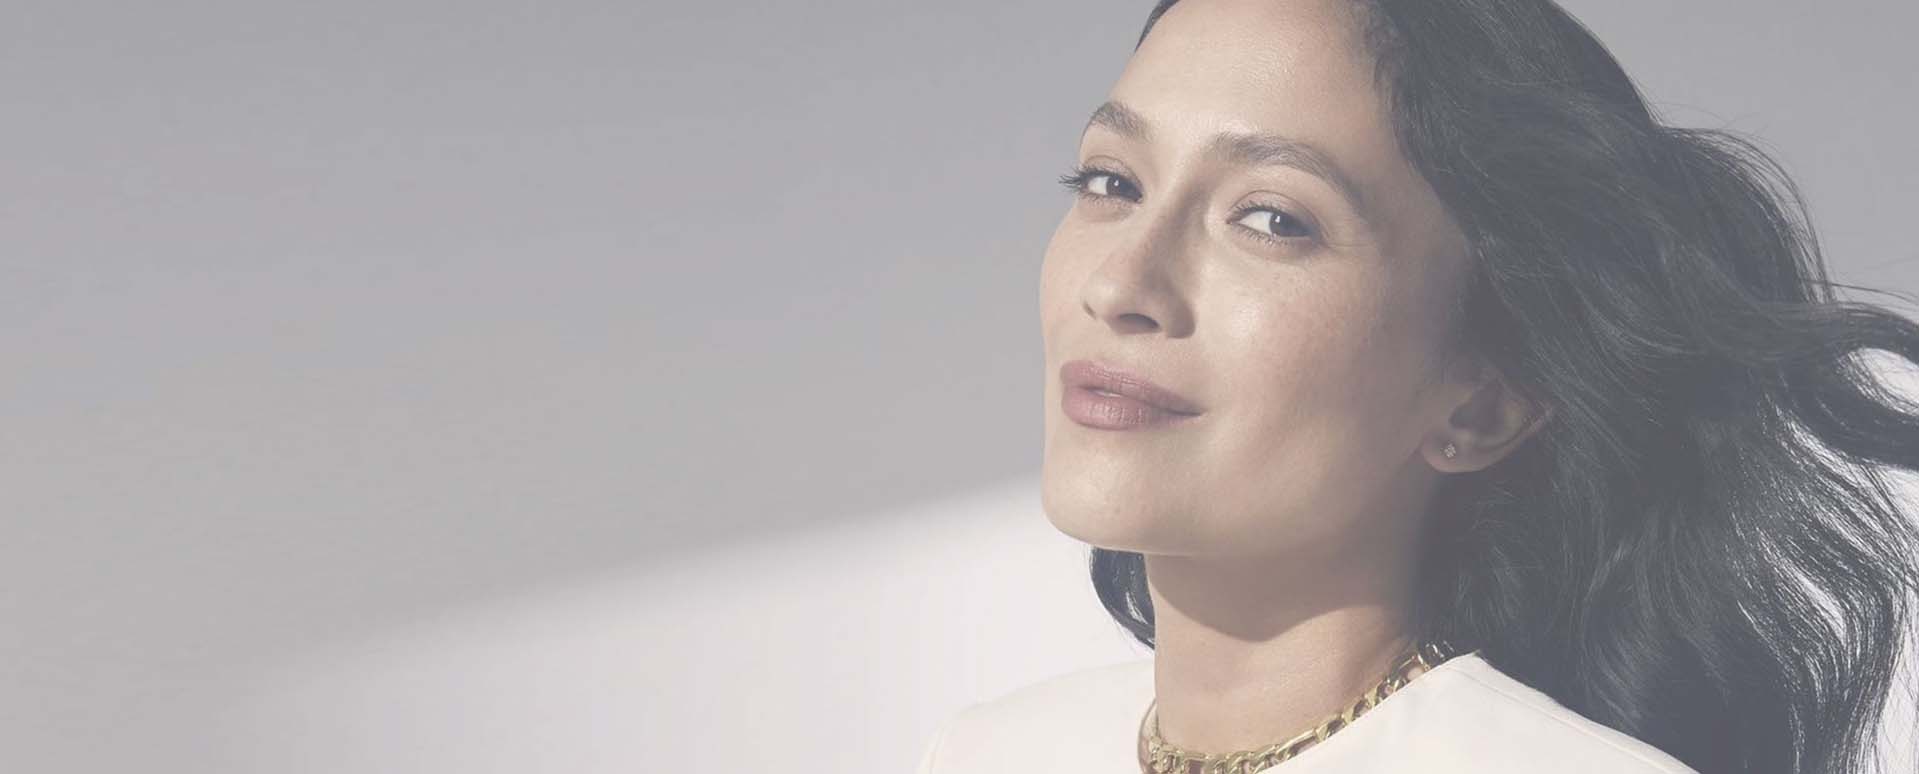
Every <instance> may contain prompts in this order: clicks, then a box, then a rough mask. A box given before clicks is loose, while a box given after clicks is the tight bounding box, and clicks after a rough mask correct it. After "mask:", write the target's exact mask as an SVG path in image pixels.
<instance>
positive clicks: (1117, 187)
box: [1059, 165, 1140, 201]
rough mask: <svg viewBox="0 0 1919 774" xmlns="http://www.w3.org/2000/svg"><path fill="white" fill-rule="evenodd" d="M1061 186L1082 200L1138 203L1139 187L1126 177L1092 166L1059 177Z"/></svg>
mask: <svg viewBox="0 0 1919 774" xmlns="http://www.w3.org/2000/svg"><path fill="white" fill-rule="evenodd" d="M1059 184H1060V185H1063V186H1066V188H1067V190H1069V191H1072V192H1073V194H1074V195H1076V196H1078V197H1079V198H1081V199H1109V198H1115V197H1116V198H1120V199H1125V200H1128V201H1138V200H1139V197H1140V193H1139V186H1136V185H1134V184H1133V181H1131V180H1128V179H1127V178H1126V176H1125V175H1122V174H1120V173H1118V172H1114V171H1112V170H1110V169H1103V168H1100V167H1097V166H1092V165H1079V166H1074V167H1073V168H1072V169H1069V170H1067V171H1066V174H1063V175H1060V176H1059Z"/></svg>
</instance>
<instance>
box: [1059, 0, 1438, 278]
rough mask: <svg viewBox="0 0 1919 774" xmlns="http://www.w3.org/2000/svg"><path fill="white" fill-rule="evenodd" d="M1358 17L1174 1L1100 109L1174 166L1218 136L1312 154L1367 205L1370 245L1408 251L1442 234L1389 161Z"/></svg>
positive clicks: (1311, 6) (1392, 158) (1277, 2)
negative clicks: (1299, 145) (1271, 139)
mask: <svg viewBox="0 0 1919 774" xmlns="http://www.w3.org/2000/svg"><path fill="white" fill-rule="evenodd" d="M1358 14H1359V11H1358V10H1357V9H1356V3H1355V2H1354V0H1181V2H1179V3H1177V4H1175V5H1174V6H1173V7H1172V8H1171V9H1169V10H1168V11H1167V12H1166V14H1165V15H1164V16H1162V17H1161V18H1160V19H1159V22H1158V23H1157V24H1155V25H1154V27H1153V30H1152V32H1151V33H1150V34H1148V35H1147V36H1146V40H1145V41H1144V42H1143V43H1141V44H1140V47H1139V50H1138V51H1136V52H1134V54H1133V56H1132V58H1130V59H1129V60H1127V63H1126V67H1125V69H1124V70H1123V71H1122V72H1121V73H1120V77H1119V80H1118V82H1116V83H1115V84H1114V85H1113V88H1112V91H1111V95H1110V99H1112V100H1115V101H1119V102H1122V103H1124V104H1125V105H1127V106H1128V107H1130V108H1132V109H1133V110H1134V111H1135V112H1137V114H1138V115H1139V117H1140V118H1141V119H1143V120H1144V121H1146V122H1147V123H1149V124H1150V125H1151V128H1152V136H1153V138H1154V145H1153V147H1154V153H1155V154H1159V155H1161V157H1162V158H1163V159H1166V160H1169V161H1170V162H1171V163H1174V164H1180V163H1185V162H1184V160H1185V159H1198V158H1200V157H1201V156H1203V155H1204V154H1205V152H1206V151H1207V149H1208V146H1209V144H1210V142H1211V140H1212V138H1213V137H1214V136H1215V135H1217V134H1218V133H1221V132H1230V133H1271V134H1277V135H1282V136H1285V137H1290V138H1297V139H1299V140H1301V141H1304V142H1306V143H1309V144H1311V145H1313V146H1316V147H1317V148H1319V149H1322V150H1324V151H1325V153H1326V155H1327V156H1329V157H1330V160H1331V161H1332V162H1333V163H1335V164H1336V165H1337V166H1338V167H1339V168H1340V169H1342V170H1343V171H1344V173H1345V176H1346V177H1347V178H1348V179H1350V180H1351V181H1352V182H1353V183H1354V184H1355V186H1356V187H1357V188H1359V189H1360V190H1361V191H1363V192H1364V196H1365V198H1366V199H1368V200H1370V201H1369V202H1367V203H1366V206H1367V209H1368V210H1372V212H1371V213H1370V215H1376V216H1378V217H1377V219H1376V220H1375V222H1374V224H1373V225H1374V227H1375V228H1376V229H1378V230H1379V231H1380V233H1377V234H1376V235H1375V236H1377V237H1378V238H1379V239H1380V240H1381V241H1382V242H1384V243H1386V246H1394V243H1401V244H1398V245H1397V247H1402V248H1408V249H1411V248H1412V247H1413V246H1412V245H1411V244H1405V242H1424V241H1425V240H1426V239H1428V238H1431V237H1434V236H1435V235H1434V234H1432V233H1430V232H1431V231H1432V230H1433V229H1439V230H1442V231H1445V232H1452V231H1453V228H1452V226H1451V224H1450V222H1448V221H1447V219H1446V218H1445V216H1444V215H1443V213H1442V209H1443V208H1442V207H1441V205H1440V204H1439V203H1438V201H1437V198H1436V196H1434V195H1433V194H1432V192H1431V189H1430V187H1429V186H1428V185H1427V184H1426V182H1425V180H1424V178H1422V177H1420V175H1419V173H1418V171H1417V170H1415V169H1413V167H1412V166H1411V164H1410V163H1409V162H1408V161H1406V159H1405V158H1404V156H1403V155H1402V154H1401V153H1400V152H1399V146H1398V143H1397V140H1396V139H1395V137H1394V134H1393V127H1392V121H1391V116H1390V115H1388V113H1387V111H1386V108H1385V105H1384V103H1383V101H1382V99H1381V95H1380V93H1379V90H1378V87H1377V86H1376V85H1375V84H1374V82H1373V73H1374V70H1373V62H1372V59H1371V55H1370V54H1369V53H1368V52H1367V51H1366V50H1365V48H1364V47H1363V45H1362V43H1361V37H1360V35H1361V33H1360V18H1361V17H1360V16H1359V15H1358ZM1091 131H1092V132H1099V131H1102V130H1099V129H1093V130H1091ZM1089 134H1090V132H1089ZM1451 235H1453V236H1456V234H1451Z"/></svg>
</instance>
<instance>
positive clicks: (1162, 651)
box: [1040, 0, 1546, 752]
mask: <svg viewBox="0 0 1919 774" xmlns="http://www.w3.org/2000/svg"><path fill="white" fill-rule="evenodd" d="M1351 13H1352V11H1351V7H1350V4H1349V3H1347V2H1338V1H1334V0H1305V1H1301V2H1286V1H1280V0H1185V1H1184V2H1181V3H1179V4H1178V5H1176V6H1174V7H1173V8H1172V9H1171V10H1170V11H1168V12H1167V14H1166V15H1165V16H1164V17H1162V18H1161V19H1160V21H1159V23H1158V24H1157V26H1155V27H1154V29H1153V31H1152V33H1151V34H1150V35H1149V36H1148V37H1147V39H1146V41H1145V43H1144V44H1143V45H1142V46H1141V47H1140V49H1139V50H1138V51H1137V52H1135V54H1134V55H1133V57H1132V58H1131V59H1130V60H1129V61H1128V63H1127V65H1126V67H1125V69H1124V71H1123V72H1122V73H1121V74H1120V77H1119V80H1118V81H1117V82H1116V83H1115V84H1114V85H1113V87H1112V89H1111V90H1110V91H1109V92H1108V95H1107V99H1108V100H1109V101H1117V102H1119V103H1123V104H1124V105H1125V106H1127V107H1128V108H1130V109H1131V111H1132V113H1133V114H1134V115H1135V116H1136V117H1137V118H1138V119H1139V120H1140V121H1142V122H1143V123H1144V125H1145V129H1146V133H1145V134H1144V135H1143V136H1129V134H1128V133H1125V132H1122V131H1118V130H1116V129H1115V128H1113V127H1112V126H1109V125H1108V123H1110V122H1106V121H1095V122H1092V123H1091V125H1089V126H1088V128H1087V130H1086V133H1085V135H1084V136H1083V138H1082V139H1081V143H1080V147H1079V152H1078V156H1077V159H1076V160H1077V161H1078V162H1079V163H1081V164H1090V165H1095V166H1099V167H1102V168H1104V169H1106V170H1109V171H1111V172H1112V173H1114V174H1110V175H1108V174H1100V173H1096V174H1095V176H1094V177H1092V178H1090V179H1087V180H1085V181H1083V184H1082V185H1080V186H1079V190H1080V191H1081V192H1083V193H1085V194H1089V195H1091V198H1075V200H1074V204H1073V205H1072V206H1071V208H1070V209H1069V210H1068V212H1067V213H1066V215H1065V217H1064V218H1063V219H1062V220H1061V222H1060V224H1059V227H1058V229H1057V230H1056V231H1055V232H1054V234H1053V237H1052V240H1051V242H1050V243H1049V244H1048V246H1047V249H1046V254H1045V258H1044V261H1043V265H1042V269H1041V283H1040V295H1041V323H1042V328H1043V331H1042V333H1043V338H1044V349H1045V354H1046V390H1045V401H1046V411H1045V461H1044V465H1043V472H1042V479H1043V482H1042V495H1041V500H1042V506H1043V508H1044V510H1045V512H1046V514H1047V518H1048V519H1049V520H1050V521H1051V522H1052V523H1053V525H1054V526H1055V527H1056V528H1058V529H1059V530H1061V531H1062V532H1064V533H1066V534H1068V535H1071V536H1073V537H1075V538H1077V539H1079V540H1082V541H1085V542H1087V543H1090V544H1093V545H1097V546H1101V547H1105V548H1111V549H1117V550H1128V551H1137V552H1140V553H1141V554H1143V555H1145V557H1146V568H1147V575H1148V579H1149V585H1150V587H1151V591H1152V599H1153V604H1154V610H1155V612H1156V616H1157V622H1156V627H1157V628H1156V632H1155V636H1156V640H1157V648H1156V650H1155V654H1154V685H1155V688H1156V692H1157V699H1158V703H1159V714H1160V725H1161V729H1162V732H1163V734H1164V736H1165V738H1166V740H1167V741H1169V742H1171V743H1173V744H1175V745H1179V746H1181V747H1185V748H1187V749H1190V750H1195V751H1200V752H1226V751H1231V750H1240V749H1247V748H1253V747H1259V746H1263V745H1266V744H1270V743H1272V742H1276V741H1280V740H1283V739H1286V738H1289V737H1291V736H1293V735H1294V734H1295V733H1298V732H1299V731H1302V730H1304V729H1306V728H1310V727H1312V726H1313V725H1316V724H1317V723H1318V722H1319V721H1321V720H1323V719H1324V718H1326V717H1327V716H1329V715H1331V714H1333V713H1335V712H1338V711H1339V710H1340V708H1342V707H1343V706H1344V705H1346V704H1347V703H1349V702H1351V701H1352V700H1353V699H1355V698H1356V697H1357V696H1358V695H1359V694H1360V692H1361V691H1363V690H1366V689H1367V688H1370V687H1371V686H1372V685H1373V683H1375V682H1376V681H1377V680H1378V679H1379V678H1380V677H1381V676H1382V675H1383V674H1384V673H1385V671H1386V670H1387V668H1388V667H1389V666H1390V664H1391V662H1392V661H1393V659H1394V658H1395V657H1396V656H1397V655H1399V654H1400V653H1402V652H1404V651H1405V650H1406V649H1407V648H1409V647H1410V646H1411V644H1412V643H1411V640H1410V638H1409V637H1408V628H1407V623H1406V611H1407V605H1408V600H1409V599H1410V593H1411V583H1412V579H1413V570H1414V563H1415V560H1416V557H1417V555H1418V546H1419V545H1420V543H1421V540H1422V534H1421V529H1422V525H1423V524H1424V522H1425V519H1424V516H1425V513H1426V509H1427V504H1428V502H1429V501H1430V499H1431V497H1432V494H1433V491H1434V488H1435V485H1436V484H1437V482H1438V481H1439V479H1440V477H1441V476H1443V475H1446V474H1449V473H1458V472H1465V471H1471V470H1477V469H1481V468H1484V467H1486V466H1489V465H1491V464H1493V463H1494V462H1497V461H1498V460H1499V459H1500V458H1501V457H1503V456H1505V455H1506V454H1507V453H1509V452H1510V451H1511V450H1512V449H1513V448H1514V447H1516V446H1517V445H1518V443H1519V442H1520V441H1521V440H1523V438H1524V437H1525V436H1526V435H1527V434H1529V433H1530V432H1532V431H1533V430H1535V429H1536V428H1537V427H1538V426H1539V424H1540V422H1537V421H1530V422H1529V421H1528V420H1529V419H1533V418H1539V419H1543V417H1544V416H1546V415H1545V414H1539V413H1537V412H1536V407H1534V406H1532V405H1529V404H1528V403H1527V402H1525V401H1524V400H1523V399H1522V398H1520V397H1519V396H1518V395H1517V393H1514V392H1513V391H1511V390H1509V389H1505V388H1504V387H1503V385H1502V382H1501V380H1500V378H1499V376H1498V374H1497V373H1495V372H1493V371H1492V370H1491V369H1489V368H1487V367H1484V366H1483V365H1482V364H1481V363H1480V361H1478V360H1477V359H1476V358H1473V357H1471V356H1470V355H1461V354H1459V353H1458V350H1457V349H1456V348H1455V347H1453V346H1452V345H1451V343H1450V342H1451V341H1452V334H1451V331H1452V330H1454V328H1453V326H1454V325H1455V324H1456V322H1457V320H1456V312H1455V311H1454V303H1455V301H1456V298H1457V296H1458V294H1459V293H1460V291H1461V289H1462V287H1463V284H1462V283H1463V282H1464V280H1465V278H1466V277H1467V276H1468V274H1467V272H1468V269H1469V267H1470V263H1469V258H1468V251H1467V247H1466V242H1465V239H1464V237H1463V235H1462V234H1461V232H1460V230H1459V228H1458V227H1457V225H1456V224H1455V223H1454V222H1453V221H1452V220H1451V219H1450V217H1449V216H1448V215H1447V213H1446V212H1445V211H1444V208H1443V206H1442V205H1441V203H1440V201H1439V200H1438V198H1437V197H1436V196H1435V195H1434V193H1433V191H1432V189H1431V187H1430V186H1429V185H1427V183H1426V182H1425V181H1424V179H1423V178H1422V177H1421V176H1420V175H1419V173H1418V172H1417V171H1416V170H1415V169H1414V168H1413V167H1412V166H1411V165H1410V164H1409V162H1408V161H1407V160H1406V159H1405V157H1404V156H1403V155H1402V154H1401V153H1400V151H1399V149H1398V146H1397V143H1396V141H1395V139H1394V136H1393V133H1392V128H1391V122H1390V117H1389V114H1388V113H1387V111H1386V109H1385V107H1384V105H1383V102H1382V98H1381V95H1380V93H1379V92H1378V90H1377V89H1376V88H1375V87H1374V84H1373V81H1372V63H1371V61H1370V60H1369V59H1368V58H1367V54H1366V52H1365V51H1364V49H1363V48H1362V46H1361V44H1360V39H1359V37H1358V35H1357V27H1356V26H1355V21H1356V20H1355V18H1354V17H1352V16H1351ZM1220 132H1236V133H1277V134H1281V135H1285V136H1287V137H1290V138H1293V139H1296V140H1302V141H1305V142H1307V143H1310V144H1312V145H1315V146H1318V147H1319V148H1320V149H1322V150H1323V151H1324V153H1325V154H1326V156H1327V157H1329V158H1330V160H1331V161H1332V162H1333V163H1334V164H1336V165H1337V166H1338V167H1339V168H1340V169H1342V170H1343V171H1344V176H1345V177H1346V178H1348V179H1349V180H1350V181H1351V182H1352V184H1353V185H1354V186H1355V187H1357V188H1358V190H1359V192H1360V195H1361V202H1360V203H1358V204H1355V203H1351V202H1349V201H1347V200H1346V199H1345V198H1344V197H1342V196H1341V194H1340V193H1339V191H1338V189H1337V188H1335V187H1334V186H1333V185H1331V184H1329V183H1327V182H1325V181H1324V180H1322V179H1321V178H1320V177H1316V176H1314V175H1312V174H1310V173H1308V172H1305V171H1302V170H1300V169H1297V168H1293V167H1289V166H1278V165H1270V164H1259V163H1251V162H1250V161H1249V160H1247V159H1234V158H1229V157H1226V156H1223V155H1216V154H1209V153H1208V147H1209V143H1210V141H1211V140H1212V138H1213V136H1214V135H1215V134H1216V133H1220ZM1252 207H1270V208H1272V209H1249V208H1252ZM1276 213H1278V214H1276ZM1259 233H1264V234H1266V235H1267V236H1270V237H1274V238H1276V239H1279V240H1281V241H1280V242H1277V243H1269V242H1263V241H1260V240H1259V239H1258V238H1257V236H1256V235H1257V234H1259ZM1082 358H1085V359H1092V360H1096V361H1099V362H1102V363H1105V364H1109V365H1114V366H1118V367H1121V368H1125V369H1128V370H1132V371H1135V372H1137V373H1139V374H1141V375H1143V376H1145V377H1146V378H1147V379H1150V380H1152V381H1153V382H1155V383H1158V384H1160V385H1161V386H1164V387H1166V388H1169V389H1171V390H1173V391H1174V392H1177V393H1179V394H1181V395H1184V396H1186V397H1187V398H1189V399H1192V400H1193V401H1195V402H1196V403H1198V404H1199V405H1200V406H1201V407H1203V408H1204V409H1205V411H1204V413H1202V414H1201V415H1199V416H1197V417H1193V418H1190V419H1187V420H1183V421H1181V422H1178V423H1176V424H1172V425H1163V426H1159V427H1154V428H1149V429H1143V430H1132V431H1112V430H1101V429H1095V428H1090V427H1086V426H1083V425H1080V424H1078V423H1076V422H1073V421H1072V420H1071V419H1069V418H1068V417H1067V416H1066V415H1065V413H1064V412H1063V411H1062V410H1061V408H1060V398H1061V395H1062V392H1063V387H1062V385H1061V384H1060V383H1059V376H1058V373H1059V368H1060V366H1061V364H1063V363H1065V362H1067V361H1069V360H1075V359H1082ZM1449 442H1450V443H1452V444H1454V445H1455V446H1456V447H1457V450H1458V453H1457V455H1456V456H1455V457H1453V458H1451V459H1448V458H1446V457H1445V456H1444V455H1443V453H1442V451H1441V450H1442V449H1443V448H1444V447H1445V446H1446V444H1447V443H1449Z"/></svg>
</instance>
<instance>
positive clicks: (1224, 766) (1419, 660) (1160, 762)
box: [1139, 640, 1459, 774]
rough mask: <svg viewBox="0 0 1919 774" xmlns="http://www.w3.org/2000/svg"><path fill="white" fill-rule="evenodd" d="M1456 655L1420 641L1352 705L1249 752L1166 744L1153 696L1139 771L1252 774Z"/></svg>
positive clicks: (1448, 647) (1447, 646)
mask: <svg viewBox="0 0 1919 774" xmlns="http://www.w3.org/2000/svg"><path fill="white" fill-rule="evenodd" d="M1458 654H1459V649H1458V648H1456V647H1454V646H1453V645H1452V643H1449V642H1446V641H1445V640H1437V641H1432V642H1427V643H1424V644H1421V645H1419V646H1418V647H1415V648H1413V649H1412V651H1411V652H1410V653H1408V654H1406V655H1405V656H1402V657H1400V659H1399V660H1398V661H1397V662H1395V663H1394V664H1393V668H1392V669H1390V670H1387V672H1386V676H1385V677H1384V678H1382V679H1381V680H1380V681H1379V682H1378V683H1377V684H1375V685H1374V686H1373V687H1372V689H1370V690H1368V691H1366V692H1365V693H1362V694H1360V696H1359V698H1358V699H1356V700H1354V701H1353V703H1351V704H1348V705H1346V708H1345V709H1343V710H1341V711H1340V712H1338V713H1335V714H1334V715H1333V716H1332V717H1329V718H1327V719H1326V720H1324V721H1322V722H1321V723H1319V724H1318V725H1316V726H1314V727H1312V728H1309V729H1307V730H1305V731H1303V732H1300V734H1299V735H1297V736H1294V737H1293V738H1291V739H1288V740H1286V741H1284V742H1279V743H1277V744H1270V745H1267V746H1265V747H1261V748H1258V749H1253V750H1240V751H1237V752H1231V753H1221V754H1216V755H1208V754H1205V753H1195V752H1189V751H1186V750H1182V749H1180V748H1178V747H1175V746H1173V745H1171V744H1168V743H1167V742H1166V740H1165V739H1164V738H1162V737H1161V736H1160V731H1159V713H1158V711H1157V710H1158V709H1159V699H1158V698H1157V697H1155V698H1154V699H1153V702H1152V703H1151V704H1148V705H1147V706H1146V716H1145V717H1143V718H1141V719H1140V745H1139V755H1140V761H1139V762H1140V770H1141V771H1142V772H1144V774H1254V772H1257V771H1260V770H1262V769H1265V768H1268V767H1270V766H1273V765H1275V764H1278V763H1281V762H1283V761H1287V760H1290V759H1292V758H1293V757H1295V756H1297V755H1299V754H1300V753H1301V752H1304V751H1305V750H1306V749H1307V748H1309V747H1312V746H1313V745H1316V744H1318V743H1320V742H1323V741H1326V738H1327V737H1330V736H1332V735H1333V734H1334V733H1337V732H1338V731H1339V730H1340V729H1343V728H1346V727H1347V726H1350V725H1352V724H1353V721H1356V720H1358V719H1359V717H1360V716H1361V715H1364V714H1366V712H1367V711H1368V710H1371V709H1372V708H1373V707H1376V706H1378V705H1379V703H1380V702H1381V701H1384V700H1385V699H1386V697H1387V696H1391V695H1392V694H1393V692H1394V691H1397V690H1399V689H1400V688H1403V687H1405V685H1406V684H1407V683H1409V682H1411V681H1412V679H1413V678H1414V677H1417V676H1419V675H1421V674H1425V673H1426V672H1427V671H1429V670H1431V669H1432V668H1433V667H1436V666H1439V665H1440V664H1442V663H1444V662H1446V661H1447V660H1449V659H1451V658H1453V657H1454V656H1456V655H1458ZM1414 667H1418V668H1419V671H1418V672H1417V673H1411V670H1412V669H1413V668H1414ZM1409 673H1411V674H1409Z"/></svg>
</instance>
